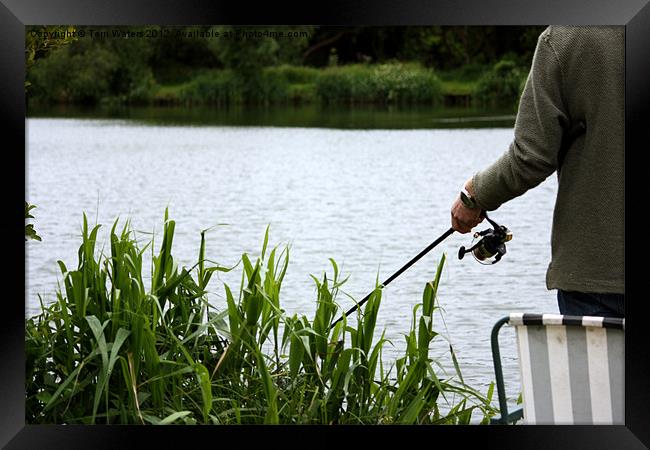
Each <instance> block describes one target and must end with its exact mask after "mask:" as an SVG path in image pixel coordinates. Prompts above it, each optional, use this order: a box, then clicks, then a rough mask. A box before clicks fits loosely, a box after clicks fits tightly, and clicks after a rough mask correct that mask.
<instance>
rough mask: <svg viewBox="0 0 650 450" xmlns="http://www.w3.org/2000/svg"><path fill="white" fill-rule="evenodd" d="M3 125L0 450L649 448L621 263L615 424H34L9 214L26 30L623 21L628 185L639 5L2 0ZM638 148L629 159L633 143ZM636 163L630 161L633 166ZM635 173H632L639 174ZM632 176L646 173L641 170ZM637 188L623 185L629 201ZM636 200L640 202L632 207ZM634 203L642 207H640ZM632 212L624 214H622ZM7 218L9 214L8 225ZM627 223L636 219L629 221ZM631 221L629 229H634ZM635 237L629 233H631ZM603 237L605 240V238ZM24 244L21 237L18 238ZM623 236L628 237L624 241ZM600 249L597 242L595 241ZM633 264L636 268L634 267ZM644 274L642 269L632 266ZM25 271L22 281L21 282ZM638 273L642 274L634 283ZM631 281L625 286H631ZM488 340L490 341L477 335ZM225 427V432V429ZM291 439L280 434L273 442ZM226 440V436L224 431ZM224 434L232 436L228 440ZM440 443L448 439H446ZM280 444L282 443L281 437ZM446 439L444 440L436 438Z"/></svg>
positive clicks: (645, 70) (18, 175) (640, 364)
mask: <svg viewBox="0 0 650 450" xmlns="http://www.w3.org/2000/svg"><path fill="white" fill-rule="evenodd" d="M1 2H2V5H0V23H1V26H2V28H1V30H2V33H1V36H2V41H1V42H2V43H1V44H0V45H1V48H2V51H1V52H0V102H1V103H0V114H1V117H2V120H0V126H1V127H2V134H1V135H0V136H2V138H3V146H2V147H3V149H4V152H3V160H4V161H5V164H6V165H5V170H4V172H5V173H4V176H2V177H0V180H1V181H0V183H2V186H1V188H2V192H3V193H5V196H4V197H5V205H7V206H8V207H7V208H6V209H8V210H9V211H8V213H6V215H5V216H4V218H5V220H3V221H2V222H1V223H0V229H1V232H2V236H3V237H5V239H4V240H3V243H4V247H5V249H8V250H9V255H7V256H6V257H5V258H4V259H3V262H2V272H0V273H2V274H3V275H4V276H5V279H6V280H7V281H8V283H7V286H8V287H10V290H9V291H8V292H7V291H5V295H4V296H3V297H4V298H3V300H2V301H3V303H4V305H3V309H2V310H3V311H4V312H5V315H4V317H3V322H2V327H0V352H1V355H2V356H1V359H0V361H2V363H1V364H0V417H1V419H0V445H2V446H3V447H6V448H12V449H13V448H87V447H92V448H131V447H136V446H137V447H141V446H142V444H140V441H142V442H146V444H147V445H148V446H162V447H165V448H166V447H176V446H180V445H183V444H187V442H188V441H189V442H194V441H195V440H197V439H201V440H203V439H206V440H208V441H207V442H208V443H211V445H218V444H221V445H223V444H224V443H226V444H227V445H232V444H230V442H234V443H239V442H241V443H249V442H250V441H251V440H257V439H260V438H264V437H265V436H266V435H271V436H269V437H271V439H273V440H271V439H269V440H267V441H266V442H267V443H268V444H270V445H273V444H274V443H275V442H277V444H278V445H291V444H294V445H299V446H302V445H309V446H310V447H311V446H313V445H318V444H320V445H327V446H329V447H332V446H339V445H350V444H353V442H352V441H351V440H350V438H356V439H355V441H357V439H358V440H359V441H360V442H363V443H364V444H365V445H368V444H371V445H373V444H375V443H384V442H390V441H387V439H389V438H394V439H396V442H398V443H400V442H402V441H401V440H405V442H406V443H408V444H414V445H418V442H419V441H420V440H421V441H422V442H423V443H424V444H425V445H432V446H439V445H457V443H463V444H464V443H468V442H471V443H472V444H476V445H480V446H481V447H483V448H484V447H498V448H517V449H520V448H525V449H536V448H540V449H542V448H543V449H548V448H571V449H581V448H585V449H597V448H603V449H614V448H615V449H628V448H629V449H634V448H647V446H650V417H649V413H648V410H649V405H650V377H648V376H647V374H648V373H650V370H649V369H650V364H649V363H650V351H649V350H648V343H649V342H650V339H649V336H648V330H649V329H650V327H648V326H647V325H645V324H644V321H645V320H646V319H645V317H646V315H645V314H644V309H645V308H646V306H645V305H647V303H648V301H647V299H644V298H642V297H641V296H639V295H638V294H636V292H639V291H638V290H635V289H634V286H635V285H637V286H640V285H641V282H642V281H643V280H644V278H643V276H638V275H637V272H636V271H637V270H639V269H636V268H635V266H636V265H632V264H626V269H627V276H626V281H627V283H628V284H627V286H628V290H630V286H631V287H632V290H631V292H630V293H629V294H628V302H627V305H626V366H625V368H626V375H625V383H626V384H625V386H626V390H625V409H626V416H625V417H626V418H625V425H624V426H510V427H505V426H487V427H481V426H470V427H434V428H431V427H388V426H385V427H328V426H303V427H286V426H278V427H249V426H244V427H184V426H174V427H139V426H101V425H97V426H87V427H84V426H59V425H52V426H36V425H25V420H24V412H25V405H24V399H25V398H24V362H25V361H24V359H25V357H24V314H25V309H24V308H25V304H24V302H21V301H20V300H19V299H20V298H23V299H24V293H25V289H24V285H22V284H21V285H16V282H15V280H20V279H23V280H24V276H25V274H24V265H21V264H20V263H19V261H22V260H23V258H24V256H25V248H24V245H22V244H21V239H20V236H19V233H22V226H23V225H24V224H20V223H19V222H18V221H17V220H16V218H17V217H20V212H21V211H20V210H19V209H20V208H22V207H23V206H22V202H23V201H24V199H25V198H24V193H25V192H24V190H23V191H22V192H21V190H20V187H21V186H23V188H24V187H25V186H26V178H25V172H26V170H25V152H22V151H20V149H21V148H23V149H25V112H26V111H25V101H24V87H23V83H24V79H25V68H24V33H25V28H24V27H25V25H41V24H80V25H81V24H83V25H143V24H160V25H163V24H165V25H181V24H240V25H244V24H258V25H268V24H282V25H292V24H316V25H544V24H566V25H625V26H626V67H625V72H626V99H625V100H626V129H625V133H626V149H627V150H628V152H627V158H626V163H627V164H626V172H627V174H628V177H627V178H626V180H630V182H631V179H632V176H631V175H630V174H631V172H629V170H630V168H631V167H633V166H632V164H629V161H635V160H636V158H637V154H639V153H642V150H643V149H647V148H648V144H647V142H648V139H647V138H648V136H647V135H648V131H647V130H648V125H647V124H648V123H650V122H648V109H649V104H650V101H649V100H650V92H649V91H650V88H649V85H650V83H649V82H648V79H650V77H648V75H649V74H650V70H649V69H650V4H649V3H648V2H647V0H625V1H618V2H612V1H610V0H597V1H593V0H591V1H590V0H563V1H561V2H560V1H544V2H534V3H533V2H526V3H522V2H521V1H517V0H489V1H488V0H482V1H481V0H471V1H470V0H464V1H462V2H460V1H455V0H446V1H435V2H432V1H427V2H425V1H417V0H407V1H400V2H396V1H390V0H381V1H377V0H375V1H368V0H363V1H361V0H357V1H354V2H352V1H350V2H345V1H344V0H335V1H329V2H322V3H317V4H312V3H304V4H297V5H289V6H287V5H282V4H278V3H277V2H267V3H265V4H257V3H252V2H225V1H216V0H212V1H210V0H201V1H199V0H192V1H183V2H180V1H174V0H159V1H156V2H153V1H147V0H137V1H136V0H112V1H99V0H49V1H47V2H45V1H36V0H1ZM631 149H633V151H635V152H636V153H635V154H634V155H632V154H631V153H630V150H631ZM633 164H634V163H633ZM637 179H639V178H637ZM640 179H643V178H642V176H641V178H640ZM633 191H634V189H632V188H630V187H629V184H628V183H626V204H631V205H633V206H636V205H639V203H633V202H631V201H630V200H629V199H630V198H631V197H630V195H633ZM640 204H641V205H643V203H640ZM640 208H641V209H643V206H641V207H640ZM628 211H629V209H628ZM8 218H10V220H8ZM626 222H627V223H628V224H631V223H634V224H637V223H638V224H639V225H640V226H642V225H643V223H642V222H637V221H634V222H632V221H631V219H629V218H626ZM636 228H638V227H636ZM628 235H629V236H630V239H634V236H635V235H630V234H629V233H628ZM604 238H606V237H604ZM23 242H24V241H23ZM630 242H632V240H630ZM594 244H595V245H597V243H594ZM637 267H638V266H637ZM641 270H642V268H641ZM21 274H22V277H21ZM634 280H639V281H636V282H635V281H634ZM630 283H632V284H630ZM486 338H487V337H486ZM223 433H226V434H223ZM276 435H282V437H284V436H287V437H291V438H292V440H291V441H284V442H283V441H280V440H279V439H278V440H276V439H277V437H275V436H276ZM225 436H227V437H228V439H227V440H226V441H225V442H224V437H225ZM231 438H232V439H233V441H230V439H231ZM447 439H448V441H447ZM286 442H290V444H289V443H286ZM445 442H447V443H446V444H443V443H445Z"/></svg>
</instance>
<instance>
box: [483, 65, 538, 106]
mask: <svg viewBox="0 0 650 450" xmlns="http://www.w3.org/2000/svg"><path fill="white" fill-rule="evenodd" d="M526 76H527V72H526V71H525V70H524V69H522V68H521V67H519V66H517V64H516V63H515V62H514V61H512V60H509V59H504V60H501V61H499V62H497V63H496V64H495V65H494V66H493V67H492V69H491V70H489V71H488V72H486V73H485V74H484V75H483V76H482V77H481V78H480V79H479V81H478V83H477V85H476V88H475V91H474V97H473V101H474V103H475V104H476V105H478V106H484V107H504V106H505V107H508V106H510V107H513V106H514V109H515V110H516V108H517V105H518V103H519V97H520V96H521V92H522V90H523V86H524V83H525V81H526Z"/></svg>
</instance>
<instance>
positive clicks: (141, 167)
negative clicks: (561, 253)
mask: <svg viewBox="0 0 650 450" xmlns="http://www.w3.org/2000/svg"><path fill="white" fill-rule="evenodd" d="M418 117H419V118H418V119H417V121H420V122H421V123H425V121H424V119H422V118H421V117H420V116H418ZM430 119H431V118H430ZM382 120H384V121H385V119H382ZM417 121H416V122H417ZM407 122H409V123H411V122H413V120H410V119H409V120H407ZM452 122H453V123H455V124H456V125H455V128H431V127H433V126H436V125H432V124H434V123H438V124H439V123H445V121H444V120H442V121H440V120H438V121H437V122H436V121H432V120H429V121H426V123H427V124H428V126H426V127H425V126H424V125H422V126H421V127H420V129H381V128H376V127H377V124H375V125H371V126H368V127H367V128H369V129H341V128H349V127H344V126H341V127H339V128H329V127H327V126H334V125H327V126H326V127H312V126H307V125H304V124H303V125H300V126H292V127H288V126H277V125H276V126H230V125H225V126H224V125H209V124H205V123H201V122H198V124H197V123H196V122H195V123H194V124H193V125H191V124H190V123H187V122H185V123H184V122H183V121H179V120H169V121H163V122H161V121H145V120H138V119H137V118H135V119H134V118H131V119H106V118H90V119H88V118H85V119H79V118H74V119H73V118H30V119H28V120H27V135H28V136H27V139H28V140H27V142H28V144H27V145H28V147H27V148H28V150H27V193H26V198H27V199H28V200H29V201H30V202H31V203H34V204H36V205H37V206H38V208H37V209H36V210H35V215H36V221H35V224H36V229H37V231H38V233H39V234H40V235H41V236H42V238H43V242H29V243H28V244H27V262H26V264H27V267H26V273H27V288H26V290H27V292H26V296H27V299H26V315H32V314H35V313H36V312H37V311H38V308H39V302H38V298H37V294H41V295H42V296H43V297H44V299H45V301H46V302H47V301H52V300H53V299H54V291H55V289H56V286H57V280H59V279H60V277H59V273H58V267H57V264H56V261H57V259H61V260H63V261H64V262H65V263H66V265H68V267H70V266H75V265H76V263H77V255H76V252H77V249H78V246H79V242H80V238H79V236H80V228H81V224H82V212H83V211H85V212H86V213H87V214H88V216H89V219H90V221H91V222H95V221H97V223H101V224H103V225H104V227H103V230H104V234H102V233H101V232H100V236H101V238H100V239H101V240H102V241H103V240H104V239H106V234H105V233H106V232H107V231H108V229H110V226H111V224H112V223H113V221H114V220H115V219H116V218H117V217H118V216H119V217H120V218H121V219H122V220H124V219H126V218H130V219H131V221H132V223H133V225H134V227H135V229H136V230H140V231H142V232H143V233H145V232H152V231H155V232H156V234H157V235H159V234H160V233H159V230H160V229H161V225H162V220H163V215H164V210H165V208H166V207H167V206H168V207H169V210H170V215H171V218H173V219H174V220H176V222H177V224H176V236H175V238H174V247H175V256H176V258H177V260H178V261H179V263H180V264H190V263H192V262H193V261H195V260H196V256H197V254H198V249H199V242H200V234H199V233H200V231H201V230H202V229H205V228H208V227H211V226H213V225H215V224H227V225H223V226H219V227H216V228H215V229H213V230H212V231H210V232H209V233H208V244H207V255H208V257H209V258H211V259H212V260H215V261H218V262H219V263H221V264H224V265H233V264H235V263H236V262H237V261H238V259H239V257H240V256H241V253H242V252H249V253H251V254H252V255H257V254H259V251H260V249H261V246H262V240H263V236H264V230H265V228H266V226H267V224H270V227H271V228H270V229H271V232H270V244H274V245H284V244H290V246H291V262H290V266H289V271H288V273H287V276H286V278H285V282H284V284H283V295H282V296H281V303H282V306H283V307H284V309H285V310H286V311H287V312H288V313H289V314H293V313H298V314H307V315H308V316H311V314H312V313H313V311H314V310H315V295H314V287H313V286H314V285H313V282H312V280H311V279H310V277H309V275H310V274H314V275H316V276H320V277H322V274H323V271H325V270H328V269H329V268H330V266H329V261H328V259H329V258H334V259H335V260H336V261H337V263H338V264H339V267H340V268H341V270H342V271H343V273H344V274H349V275H350V279H349V281H348V283H347V284H346V286H345V290H346V292H347V293H349V294H350V295H352V296H353V297H356V298H357V299H360V298H362V297H363V296H365V294H367V293H368V292H369V291H370V290H371V289H372V288H373V286H374V283H375V280H376V278H377V277H378V278H379V279H380V280H384V279H386V278H387V277H388V276H389V275H391V274H392V273H393V272H395V271H396V270H397V269H398V268H400V267H401V266H402V265H403V264H405V263H406V262H407V261H408V260H410V259H411V258H412V257H413V256H415V255H416V254H417V253H418V252H419V251H420V250H421V249H423V248H424V247H426V246H427V245H428V244H429V243H430V242H432V241H433V240H434V239H435V238H437V237H438V236H439V235H440V234H442V233H443V232H444V231H445V230H447V229H448V228H449V226H450V221H449V209H450V206H451V203H452V201H453V199H454V197H455V196H456V195H457V192H458V189H459V188H460V186H461V185H462V183H463V182H464V181H465V179H466V178H467V177H469V176H470V174H472V173H473V172H475V171H476V170H478V169H480V168H482V167H484V166H486V165H487V164H488V163H490V162H491V161H492V160H494V159H495V158H496V157H497V156H498V155H500V154H501V153H502V152H503V151H504V150H505V149H506V148H507V146H508V144H509V142H510V140H511V139H512V129H511V128H510V127H511V125H512V124H511V123H506V124H505V125H502V126H501V127H494V125H492V127H486V124H487V122H484V121H479V122H480V123H481V128H461V127H462V126H466V122H462V121H460V122H459V121H458V120H455V121H454V120H452V121H449V122H448V123H452ZM262 123H264V122H262ZM343 123H345V122H344V121H343ZM474 125H476V123H475V124H474ZM386 128H388V127H386ZM397 128H400V127H397ZM555 193H556V181H555V178H554V177H551V178H549V179H548V180H546V181H545V182H544V183H542V184H541V185H540V186H539V187H538V188H536V189H534V190H532V191H530V192H528V193H526V194H525V195H523V196H521V197H519V198H517V199H514V200H513V201H511V202H509V203H507V204H506V205H504V206H502V207H501V208H500V209H499V210H498V211H495V212H493V213H492V214H491V217H492V218H493V219H495V220H496V221H497V222H499V223H502V224H505V225H507V226H508V227H509V228H510V229H511V230H512V231H513V233H514V238H513V241H512V242H511V243H510V244H509V247H508V254H507V255H506V256H505V258H504V260H503V261H502V262H500V263H499V264H497V265H494V266H484V265H480V264H478V263H477V262H476V261H474V260H473V259H472V258H465V259H464V260H462V261H459V260H458V258H457V256H456V255H457V251H458V247H459V246H461V245H465V246H467V245H469V244H470V243H471V241H472V239H471V236H470V235H459V234H454V235H452V236H451V237H449V238H448V239H447V240H446V241H445V242H443V243H442V244H441V245H440V246H439V247H438V248H436V249H435V250H433V251H432V252H431V253H430V254H429V255H427V256H426V257H425V258H423V259H422V260H420V261H419V262H418V263H417V264H416V265H415V266H413V267H412V268H411V269H410V270H409V271H407V272H406V273H404V274H403V275H401V276H400V277H399V278H398V279H397V280H395V281H394V282H393V283H391V284H390V286H388V287H387V288H386V289H385V291H384V297H383V303H382V308H381V310H380V314H379V318H378V324H377V327H378V329H379V330H381V329H384V328H385V329H386V335H387V337H388V338H389V339H391V340H392V342H393V345H394V347H388V348H387V349H386V350H387V351H386V352H385V360H386V361H387V362H389V363H390V362H391V361H393V360H394V357H395V356H396V355H397V354H401V352H402V351H403V347H404V338H403V333H405V332H407V331H408V328H409V326H410V321H411V315H412V307H413V306H414V305H415V304H416V303H417V302H418V301H420V300H421V295H422V291H423V287H424V284H425V282H426V281H428V280H431V279H432V278H433V276H434V274H435V268H436V264H437V262H438V261H439V259H440V257H441V255H442V253H443V252H444V253H446V254H447V263H446V266H445V269H444V271H443V276H442V281H441V284H440V290H439V302H440V305H441V306H442V308H443V309H444V314H443V316H438V317H437V323H434V328H436V329H437V330H438V331H439V332H440V333H441V335H442V336H441V337H439V340H438V342H437V344H436V345H435V346H434V348H433V353H434V354H435V355H438V356H439V357H440V360H441V362H442V364H443V365H444V366H445V367H448V368H450V369H451V370H453V368H452V365H451V362H450V360H449V358H448V352H447V350H448V344H447V341H446V340H448V341H450V342H451V343H452V344H453V346H454V349H455V351H456V353H457V356H458V358H459V363H460V366H461V369H462V370H463V375H464V377H465V381H466V382H468V383H469V384H471V385H473V386H475V387H477V388H479V389H480V390H481V391H483V392H485V390H486V388H487V385H488V384H489V383H490V382H491V381H492V380H493V379H494V372H493V366H492V360H491V350H490V332H491V329H492V326H493V324H494V323H495V322H496V321H497V320H498V319H499V318H501V317H503V316H505V315H507V314H509V313H511V312H539V313H542V312H546V313H555V312H557V306H556V302H555V296H554V291H547V290H546V287H545V284H544V276H545V270H546V267H547V265H548V262H549V260H550V248H549V242H550V227H551V215H552V210H553V202H554V199H555ZM483 228H485V227H484V226H483V225H481V226H479V228H478V229H483ZM140 236H141V237H142V238H143V239H145V238H146V237H147V235H145V234H140ZM99 247H100V248H101V245H99ZM239 279H240V272H237V274H225V275H221V277H220V278H219V279H214V278H213V281H212V282H211V289H212V294H211V297H210V298H211V302H212V303H213V304H215V305H216V306H217V307H219V308H225V300H224V298H223V282H227V283H229V284H230V285H231V286H235V287H237V286H238V284H239ZM339 302H340V303H341V305H342V307H343V308H345V309H347V308H349V307H350V306H352V304H353V303H352V302H351V301H350V300H349V299H347V298H346V297H345V296H341V297H340V298H339ZM501 336H502V339H501V342H502V345H503V347H504V348H503V349H502V353H503V360H504V364H505V365H504V372H505V374H506V380H507V383H509V386H510V396H516V394H517V393H518V390H519V384H518V373H517V370H518V368H517V365H516V359H515V357H516V349H515V346H514V338H515V336H514V332H512V330H510V329H504V331H502V333H501ZM445 339H446V340H445ZM450 374H451V371H450ZM443 377H444V376H443ZM495 395H496V394H495Z"/></svg>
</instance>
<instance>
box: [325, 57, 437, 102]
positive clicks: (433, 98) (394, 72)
mask: <svg viewBox="0 0 650 450" xmlns="http://www.w3.org/2000/svg"><path fill="white" fill-rule="evenodd" d="M316 93H317V95H318V97H319V98H320V100H321V101H322V102H323V103H325V104H328V103H346V104H358V103H380V104H386V103H398V104H399V103H424V104H438V103H439V102H440V100H441V97H442V87H441V83H440V80H439V79H438V77H437V76H436V75H435V74H434V73H433V71H431V70H428V69H424V68H422V67H420V66H418V65H413V64H402V63H392V64H380V65H360V64H358V65H351V66H344V67H331V68H328V69H326V70H324V71H323V72H322V73H321V75H320V76H319V77H318V79H317V81H316Z"/></svg>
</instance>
